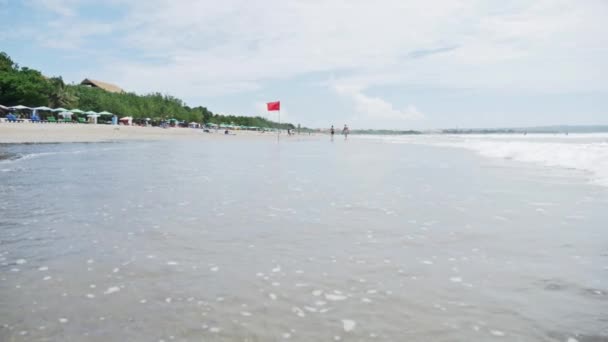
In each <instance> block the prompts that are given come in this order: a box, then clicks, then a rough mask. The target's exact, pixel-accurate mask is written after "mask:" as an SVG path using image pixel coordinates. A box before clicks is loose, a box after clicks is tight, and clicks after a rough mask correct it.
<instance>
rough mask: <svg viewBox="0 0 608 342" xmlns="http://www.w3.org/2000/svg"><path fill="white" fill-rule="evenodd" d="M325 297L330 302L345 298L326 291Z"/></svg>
mask: <svg viewBox="0 0 608 342" xmlns="http://www.w3.org/2000/svg"><path fill="white" fill-rule="evenodd" d="M325 299H327V300H330V301H332V302H337V301H341V300H345V299H346V296H343V295H337V294H331V293H326V294H325Z"/></svg>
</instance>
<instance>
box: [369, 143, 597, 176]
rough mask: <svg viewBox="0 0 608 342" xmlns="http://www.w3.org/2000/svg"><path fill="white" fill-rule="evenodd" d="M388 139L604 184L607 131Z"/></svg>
mask: <svg viewBox="0 0 608 342" xmlns="http://www.w3.org/2000/svg"><path fill="white" fill-rule="evenodd" d="M380 139H382V140H384V141H386V142H389V143H408V144H424V145H434V146H443V147H456V148H465V149H468V150H472V151H475V152H477V153H479V154H480V155H482V156H485V157H491V158H500V159H510V160H515V161H520V162H528V163H535V164H540V165H544V166H549V167H559V168H566V169H575V170H581V171H585V172H588V173H589V174H590V176H591V177H590V178H591V181H592V182H593V183H596V184H599V185H603V186H608V135H607V134H605V133H601V134H571V135H568V136H566V135H555V134H530V135H526V136H524V135H490V134H488V135H423V136H415V137H409V136H407V137H406V136H399V137H396V136H385V137H382V138H380Z"/></svg>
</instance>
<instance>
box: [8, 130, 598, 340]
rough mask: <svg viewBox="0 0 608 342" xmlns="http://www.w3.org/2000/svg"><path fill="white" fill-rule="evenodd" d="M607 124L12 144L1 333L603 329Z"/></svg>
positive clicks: (371, 336) (525, 334) (356, 336)
mask: <svg viewBox="0 0 608 342" xmlns="http://www.w3.org/2000/svg"><path fill="white" fill-rule="evenodd" d="M223 138H225V139H223ZM602 139H604V138H603V137H601V136H600V137H597V136H595V137H593V136H586V137H584V138H580V137H578V138H577V137H572V136H568V137H565V136H564V137H551V138H539V137H530V136H528V137H526V138H523V137H514V136H488V137H485V136H417V137H405V138H404V137H379V138H377V137H374V138H357V137H353V139H351V138H349V140H348V141H344V140H343V139H342V138H337V139H335V140H334V141H333V142H332V141H330V139H329V138H327V139H326V138H325V137H322V138H319V139H318V140H315V141H310V140H300V139H298V137H297V136H295V137H289V138H287V137H286V138H285V139H283V140H282V141H281V142H280V144H277V143H276V141H272V140H270V139H269V140H264V139H260V140H244V139H240V138H238V137H230V136H227V137H222V138H221V139H215V140H213V141H209V140H205V141H200V142H197V141H189V142H130V143H95V144H56V145H53V144H51V145H4V146H0V150H1V152H0V154H2V156H3V158H4V159H3V160H2V161H0V340H1V341H201V340H202V341H281V340H289V341H292V340H293V341H340V340H343V341H371V340H378V341H494V340H496V341H501V340H505V341H564V342H566V341H568V342H573V341H581V342H582V341H605V340H607V339H608V229H607V227H608V225H607V223H606V222H608V211H607V210H606V208H608V188H606V187H604V186H603V184H604V183H603V181H602V179H605V178H604V177H605V174H603V173H602V168H601V167H598V166H600V165H601V162H602V161H605V159H602V158H605V156H606V154H605V153H606V146H605V140H604V141H603V140H602ZM539 144H546V145H539ZM602 144H604V145H602ZM572 151H576V153H572ZM568 153H572V154H568ZM532 155H535V156H536V157H530V156H532ZM565 155H569V156H571V158H570V157H566V156H565ZM551 158H552V159H551ZM573 158H580V160H591V161H593V162H589V163H588V165H583V164H584V162H582V161H580V160H579V162H577V163H574V162H573V160H572V159H573ZM594 158H595V159H594Z"/></svg>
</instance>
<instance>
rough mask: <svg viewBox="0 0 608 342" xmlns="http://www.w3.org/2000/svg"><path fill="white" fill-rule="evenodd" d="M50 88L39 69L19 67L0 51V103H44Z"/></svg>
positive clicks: (8, 104) (36, 104)
mask: <svg viewBox="0 0 608 342" xmlns="http://www.w3.org/2000/svg"><path fill="white" fill-rule="evenodd" d="M50 89H51V85H50V84H49V82H48V81H47V80H46V79H45V78H44V76H42V74H41V73H40V72H39V71H37V70H33V69H29V68H25V67H24V68H20V67H19V66H18V65H17V64H15V63H14V62H13V61H12V60H11V58H10V57H9V56H8V55H7V54H6V53H4V52H2V53H0V103H2V104H3V105H5V106H14V105H18V104H23V103H27V104H28V105H30V106H42V105H46V104H47V102H48V101H47V99H48V94H49V92H50Z"/></svg>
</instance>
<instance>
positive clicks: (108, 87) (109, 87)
mask: <svg viewBox="0 0 608 342" xmlns="http://www.w3.org/2000/svg"><path fill="white" fill-rule="evenodd" d="M80 85H83V86H88V87H93V88H99V89H103V90H105V91H108V92H110V93H124V90H122V89H121V88H120V87H119V86H116V85H114V84H111V83H106V82H101V81H96V80H91V79H88V78H85V79H84V80H83V81H82V82H80Z"/></svg>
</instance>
